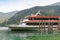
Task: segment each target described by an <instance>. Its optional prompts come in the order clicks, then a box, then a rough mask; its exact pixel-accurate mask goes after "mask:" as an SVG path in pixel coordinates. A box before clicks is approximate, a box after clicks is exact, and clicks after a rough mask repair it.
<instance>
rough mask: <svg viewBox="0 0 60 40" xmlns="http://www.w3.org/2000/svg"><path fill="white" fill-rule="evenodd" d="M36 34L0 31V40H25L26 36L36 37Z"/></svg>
mask: <svg viewBox="0 0 60 40" xmlns="http://www.w3.org/2000/svg"><path fill="white" fill-rule="evenodd" d="M37 34H38V33H37V32H36V33H34V32H33V33H32V32H28V33H27V32H20V31H19V32H18V31H17V32H11V31H8V30H0V40H26V39H27V38H26V37H27V36H33V35H37Z"/></svg>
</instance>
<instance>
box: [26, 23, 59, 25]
mask: <svg viewBox="0 0 60 40" xmlns="http://www.w3.org/2000/svg"><path fill="white" fill-rule="evenodd" d="M26 25H58V23H26Z"/></svg>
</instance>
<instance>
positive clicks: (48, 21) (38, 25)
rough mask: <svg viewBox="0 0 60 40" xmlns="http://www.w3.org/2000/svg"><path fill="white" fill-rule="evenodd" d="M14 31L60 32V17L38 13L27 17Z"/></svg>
mask: <svg viewBox="0 0 60 40" xmlns="http://www.w3.org/2000/svg"><path fill="white" fill-rule="evenodd" d="M10 28H12V29H13V30H14V29H30V30H31V29H33V30H40V31H42V32H60V16H42V15H41V12H40V11H38V12H37V13H36V14H35V15H33V14H32V15H29V16H26V17H25V19H24V20H23V23H22V24H21V25H19V26H18V27H10Z"/></svg>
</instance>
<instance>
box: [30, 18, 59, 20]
mask: <svg viewBox="0 0 60 40" xmlns="http://www.w3.org/2000/svg"><path fill="white" fill-rule="evenodd" d="M29 20H59V18H29Z"/></svg>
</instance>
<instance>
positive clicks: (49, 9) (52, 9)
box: [4, 3, 60, 24]
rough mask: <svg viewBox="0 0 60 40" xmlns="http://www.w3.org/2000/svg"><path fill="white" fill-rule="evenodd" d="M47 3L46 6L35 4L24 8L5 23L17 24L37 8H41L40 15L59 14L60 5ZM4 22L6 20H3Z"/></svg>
mask: <svg viewBox="0 0 60 40" xmlns="http://www.w3.org/2000/svg"><path fill="white" fill-rule="evenodd" d="M55 4H56V3H55ZM55 4H54V5H53V6H52V5H48V6H35V7H32V8H29V9H24V10H21V11H19V12H17V13H16V14H15V15H14V16H13V17H11V18H10V19H9V20H8V21H7V23H8V24H19V23H20V20H21V19H23V18H24V17H25V16H27V15H31V14H32V13H33V14H35V13H36V12H37V11H38V10H41V14H42V15H45V16H47V15H49V16H53V15H54V16H59V15H60V5H58V4H57V6H55ZM4 23H6V22H4Z"/></svg>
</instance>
